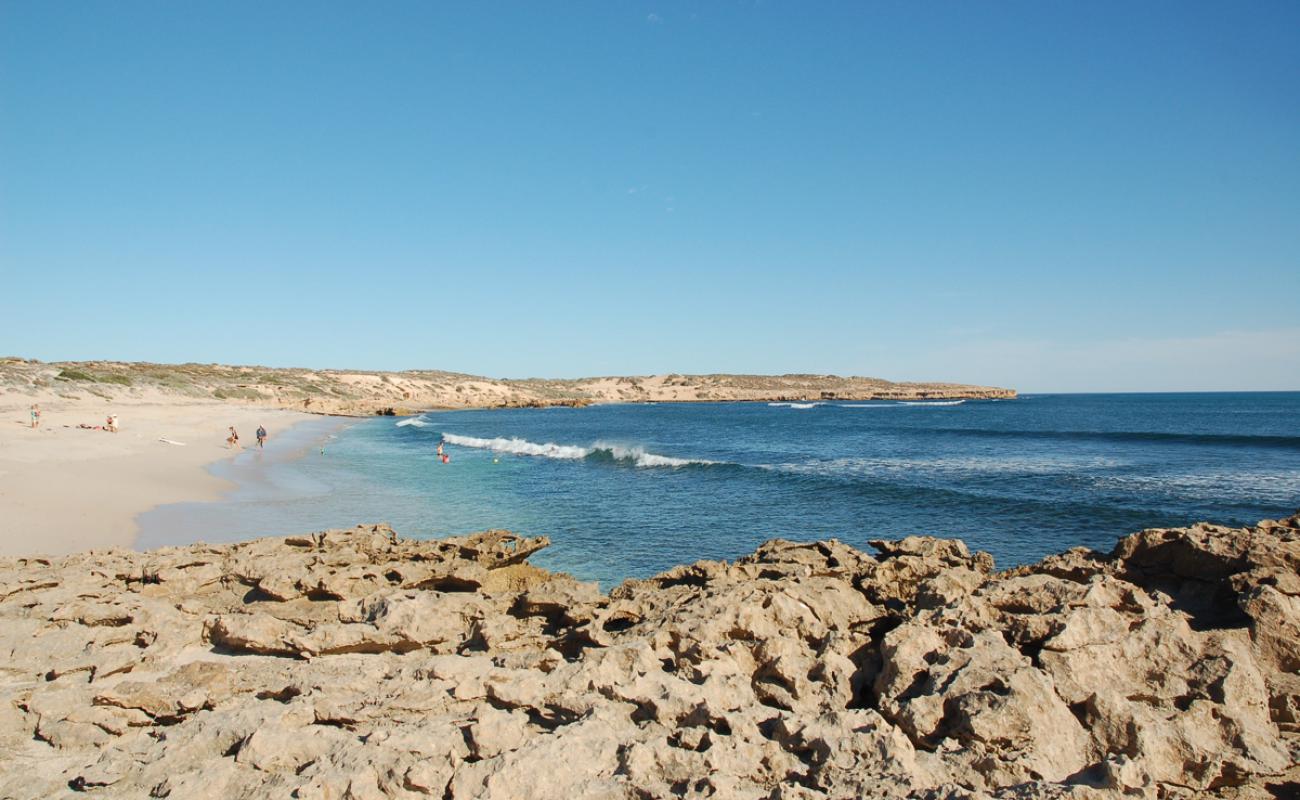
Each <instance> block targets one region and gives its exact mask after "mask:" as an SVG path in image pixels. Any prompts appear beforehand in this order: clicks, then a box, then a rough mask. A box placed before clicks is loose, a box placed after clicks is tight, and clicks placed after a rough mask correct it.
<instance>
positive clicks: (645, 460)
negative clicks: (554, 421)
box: [442, 433, 718, 467]
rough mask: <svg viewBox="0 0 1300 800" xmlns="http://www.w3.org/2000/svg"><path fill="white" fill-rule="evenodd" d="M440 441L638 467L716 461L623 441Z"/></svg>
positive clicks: (445, 437)
mask: <svg viewBox="0 0 1300 800" xmlns="http://www.w3.org/2000/svg"><path fill="white" fill-rule="evenodd" d="M442 438H443V441H445V442H446V443H447V444H450V445H455V446H457V447H472V448H474V449H477V450H491V451H492V452H494V453H510V454H513V455H520V456H541V457H542V458H557V459H570V460H577V459H590V460H592V461H610V462H620V463H627V464H632V465H634V466H638V467H687V466H692V465H704V464H716V463H718V462H716V461H708V460H705V459H698V458H674V457H672V456H661V455H659V454H657V453H648V452H646V451H645V450H644V449H643V448H641V447H626V446H623V445H615V444H606V443H604V442H596V443H595V444H593V445H591V446H590V447H582V446H581V445H575V444H555V443H554V442H545V443H542V444H539V443H537V442H530V441H528V440H527V439H520V438H518V437H510V438H506V437H504V436H498V437H495V438H492V439H481V438H479V437H477V436H461V435H459V434H455V433H444V434H443V436H442Z"/></svg>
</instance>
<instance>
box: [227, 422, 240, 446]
mask: <svg viewBox="0 0 1300 800" xmlns="http://www.w3.org/2000/svg"><path fill="white" fill-rule="evenodd" d="M232 447H239V434H238V433H237V432H236V431H235V426H234V425H231V426H230V435H229V436H227V437H226V449H227V450H229V449H230V448H232Z"/></svg>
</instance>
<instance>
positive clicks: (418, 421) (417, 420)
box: [397, 417, 432, 428]
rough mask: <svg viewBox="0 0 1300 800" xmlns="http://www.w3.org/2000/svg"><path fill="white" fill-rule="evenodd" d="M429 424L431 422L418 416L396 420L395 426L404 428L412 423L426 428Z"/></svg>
mask: <svg viewBox="0 0 1300 800" xmlns="http://www.w3.org/2000/svg"><path fill="white" fill-rule="evenodd" d="M430 424H432V423H429V422H426V421H425V420H423V419H421V418H420V417H410V418H409V419H404V420H401V421H400V422H398V423H397V427H399V428H405V427H406V426H408V425H414V426H415V427H417V428H427V427H429V425H430Z"/></svg>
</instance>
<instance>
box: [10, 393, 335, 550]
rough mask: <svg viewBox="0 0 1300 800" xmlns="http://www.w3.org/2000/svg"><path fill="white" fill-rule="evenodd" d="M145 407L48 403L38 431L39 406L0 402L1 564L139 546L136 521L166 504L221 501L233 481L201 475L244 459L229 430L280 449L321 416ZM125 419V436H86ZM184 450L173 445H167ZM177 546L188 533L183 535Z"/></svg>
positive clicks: (165, 403)
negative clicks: (33, 422) (33, 418)
mask: <svg viewBox="0 0 1300 800" xmlns="http://www.w3.org/2000/svg"><path fill="white" fill-rule="evenodd" d="M152 399H153V400H154V401H153V402H150V400H151V398H147V397H146V398H141V399H140V400H138V401H135V402H124V401H117V400H115V401H114V402H113V403H112V404H109V403H108V402H106V401H104V400H102V399H100V398H81V399H77V400H68V399H64V398H57V397H56V398H52V399H51V401H50V402H42V403H41V410H42V420H41V426H40V428H38V429H37V430H32V429H31V426H30V415H29V409H30V405H31V402H32V398H29V397H25V396H23V395H16V394H10V395H6V396H4V397H2V398H0V556H12V555H34V554H45V555H59V554H64V553H71V552H76V551H79V550H87V549H90V548H99V547H110V546H124V547H130V546H132V545H133V544H134V542H135V539H136V535H137V533H138V526H137V523H136V517H137V515H139V514H140V513H141V512H143V511H146V510H148V509H150V508H153V507H154V506H157V505H161V504H164V503H177V502H182V501H205V500H215V499H217V498H218V497H220V496H221V494H222V493H223V492H224V491H226V490H227V489H230V488H232V487H231V484H230V483H229V482H228V481H225V480H222V479H220V478H218V477H215V476H213V475H212V474H211V473H210V472H208V470H206V469H204V467H205V466H206V465H208V464H211V463H212V462H215V461H218V460H220V459H225V458H231V457H233V456H235V455H237V451H234V450H230V449H227V448H226V442H225V440H226V436H227V435H228V433H227V428H229V427H230V426H232V425H233V426H234V427H235V429H236V430H237V431H239V437H240V444H241V445H243V446H244V447H245V448H249V447H252V448H256V447H257V439H256V437H255V436H254V432H255V431H256V430H257V426H258V425H259V424H261V425H265V426H266V428H267V430H268V432H269V433H270V438H269V439H268V441H267V447H268V448H274V446H275V445H276V443H277V437H278V436H279V435H281V434H283V433H284V432H285V431H286V430H287V429H288V428H289V427H290V426H292V425H294V424H296V423H299V422H302V421H305V420H313V419H314V420H320V419H321V418H320V417H318V416H314V415H310V414H303V413H299V412H296V411H285V410H268V409H261V408H251V407H246V406H237V405H230V404H224V403H204V402H198V403H180V402H177V401H176V400H174V399H170V398H169V399H166V400H163V399H162V398H152ZM110 413H115V414H117V415H118V418H119V432H118V433H109V432H107V431H104V430H85V429H80V428H78V427H76V426H77V425H78V424H79V423H85V424H87V425H103V424H104V421H105V418H106V417H107V415H108V414H110ZM164 438H166V439H170V440H172V441H174V442H183V443H184V444H183V445H181V444H168V443H167V442H163V441H161V439H164ZM178 533H179V537H178V541H180V539H181V538H183V532H178Z"/></svg>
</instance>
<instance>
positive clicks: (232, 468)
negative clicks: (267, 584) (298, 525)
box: [132, 415, 365, 551]
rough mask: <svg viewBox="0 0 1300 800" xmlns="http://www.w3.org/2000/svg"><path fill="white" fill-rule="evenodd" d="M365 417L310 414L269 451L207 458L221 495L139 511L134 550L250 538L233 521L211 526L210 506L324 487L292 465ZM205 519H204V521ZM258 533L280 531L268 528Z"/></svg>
mask: <svg viewBox="0 0 1300 800" xmlns="http://www.w3.org/2000/svg"><path fill="white" fill-rule="evenodd" d="M364 419H365V418H361V419H356V418H348V417H331V416H327V415H312V417H311V418H307V419H300V420H298V421H296V422H294V423H293V425H291V426H290V427H289V428H287V429H285V431H284V432H283V433H282V434H280V435H279V436H278V437H277V440H276V443H275V446H272V447H270V449H268V450H264V451H259V450H257V449H256V448H253V449H245V450H244V451H243V452H240V453H237V454H235V455H234V456H233V457H232V458H225V459H219V460H217V461H213V462H210V463H208V464H207V465H205V466H204V471H205V472H207V473H208V474H209V475H211V476H212V477H213V478H214V479H216V480H219V481H221V482H222V483H223V484H224V488H223V489H222V490H221V492H220V493H219V495H218V496H216V497H208V498H200V499H193V498H189V499H182V500H179V501H175V502H170V503H159V504H157V505H154V506H152V507H150V508H148V509H145V510H143V511H141V512H140V513H139V514H137V515H136V527H137V534H136V538H135V541H134V543H133V545H132V549H134V550H139V551H147V550H153V549H156V548H159V547H171V546H178V547H183V546H187V545H192V544H197V543H199V542H203V543H207V544H218V543H221V544H224V543H229V542H235V541H242V540H245V539H246V538H247V537H245V536H241V535H239V533H238V532H237V531H236V530H235V528H234V526H218V527H215V528H214V527H213V526H212V524H211V520H210V519H209V512H210V510H211V508H212V506H214V505H219V504H226V505H235V504H238V503H239V502H241V501H245V502H266V503H272V504H274V503H276V502H279V501H282V500H284V499H286V498H296V497H301V496H304V495H312V494H313V492H318V491H320V490H321V488H322V487H316V486H311V485H304V484H310V479H307V478H304V477H303V476H301V475H299V474H298V473H297V472H296V471H295V470H294V469H293V466H294V465H295V464H296V463H297V462H300V461H302V460H303V459H304V458H307V457H308V456H309V455H310V454H311V453H312V451H313V450H315V449H317V448H318V447H321V446H322V445H323V443H324V442H326V441H327V440H328V439H331V438H333V437H334V435H336V434H338V433H340V432H341V431H343V430H344V429H346V428H348V427H351V426H352V425H356V424H359V422H360V421H362V420H364ZM205 519H206V520H207V521H206V522H205V521H202V520H205ZM287 532H288V531H286V533H287ZM259 535H277V534H276V532H275V531H272V530H270V529H268V530H267V531H266V532H265V533H264V534H259Z"/></svg>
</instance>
